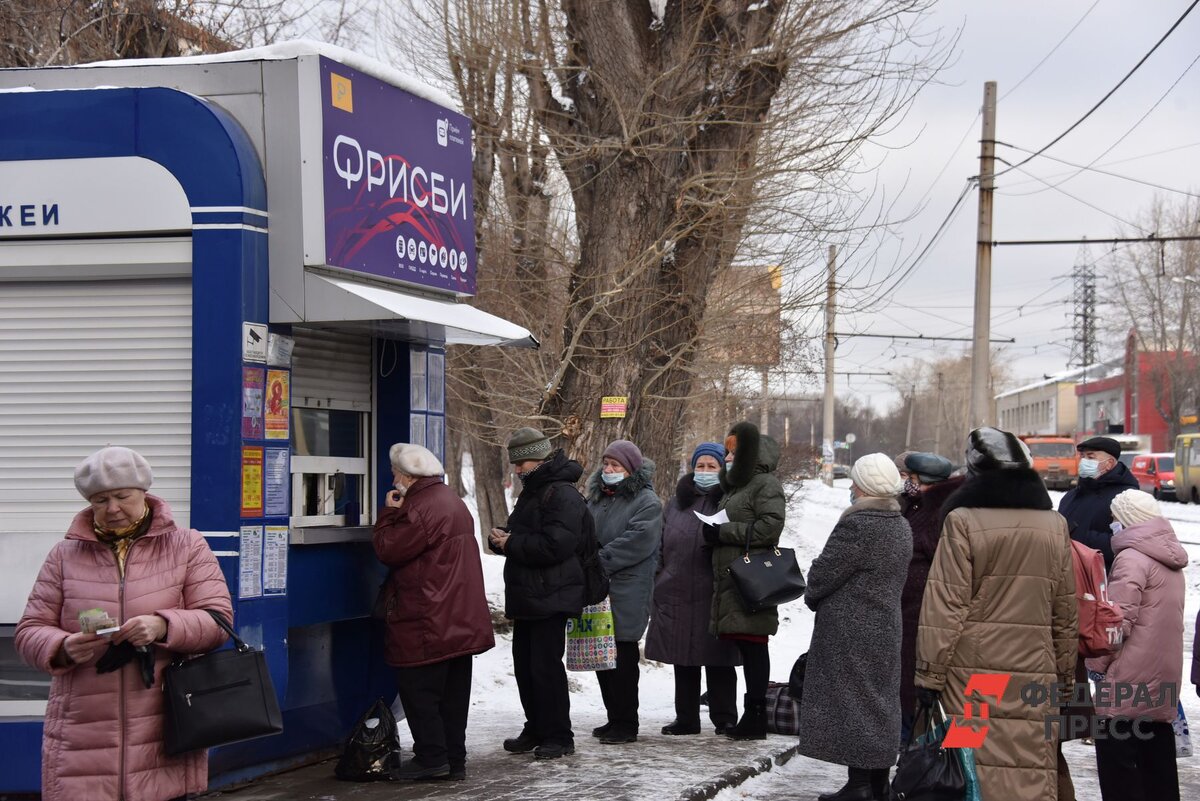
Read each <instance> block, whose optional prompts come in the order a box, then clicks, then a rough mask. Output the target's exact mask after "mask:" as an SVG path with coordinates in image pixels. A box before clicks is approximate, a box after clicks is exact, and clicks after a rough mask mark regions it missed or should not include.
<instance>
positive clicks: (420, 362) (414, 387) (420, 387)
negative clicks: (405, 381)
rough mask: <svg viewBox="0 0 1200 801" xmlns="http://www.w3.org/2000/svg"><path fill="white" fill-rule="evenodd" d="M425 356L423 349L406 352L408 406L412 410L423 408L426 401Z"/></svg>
mask: <svg viewBox="0 0 1200 801" xmlns="http://www.w3.org/2000/svg"><path fill="white" fill-rule="evenodd" d="M425 356H426V353H425V351H423V350H416V349H415V348H414V349H413V350H410V351H409V352H408V364H409V375H410V377H411V381H410V382H409V390H408V407H409V409H410V410H412V411H416V410H418V409H424V408H426V404H427V403H428V393H427V392H426V387H425V379H426V375H427V372H426V369H425Z"/></svg>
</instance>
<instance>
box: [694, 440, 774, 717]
mask: <svg viewBox="0 0 1200 801" xmlns="http://www.w3.org/2000/svg"><path fill="white" fill-rule="evenodd" d="M725 450H726V454H725V469H723V470H722V471H721V474H720V480H721V486H722V487H724V489H725V496H724V497H723V498H722V499H721V504H720V506H719V507H718V508H719V509H723V510H724V511H725V514H727V515H728V516H729V522H728V523H722V524H720V525H719V526H705V527H704V539H705V541H706V542H708V543H709V544H710V545H711V546H712V562H713V580H714V582H715V586H714V591H713V606H712V624H711V625H712V633H713V634H715V635H716V636H718V637H720V638H721V639H725V640H733V641H734V642H736V643H737V647H738V650H739V651H741V654H742V663H743V667H742V670H743V672H744V674H745V681H746V695H745V698H744V704H745V711H744V712H743V713H742V719H741V720H740V721H738V724H737V725H736V726H734V727H732V728H731V729H728V730H727V731H726V732H725V734H726V736H727V737H731V738H733V739H734V740H762V739H765V738H766V736H767V712H766V707H767V681H768V677H769V675H770V672H771V656H770V653H769V651H768V650H767V642H768V637H770V636H771V635H772V634H774V633H775V632H776V631H778V630H779V614H778V612H777V611H776V609H775V607H771V608H769V609H763V610H761V611H758V612H749V611H747V610H746V605H745V603H743V601H742V598H741V596H740V595H738V591H737V588H736V587H734V585H733V581H732V579H731V578H730V577H729V572H728V570H729V565H730V564H732V563H733V560H734V559H740V558H741V557H742V555H743V554H744V553H745V552H746V546H747V539H749V548H750V552H751V553H761V552H763V551H768V550H770V549H772V548H774V547H775V546H777V545H778V544H779V535H780V534H781V533H782V532H783V518H784V514H785V511H786V503H785V501H784V497H783V486H782V485H781V484H780V483H779V479H778V478H776V476H775V468H776V467H777V466H778V465H779V444H778V443H777V442H775V440H773V439H771V438H770V437H768V436H763V435H760V434H759V432H758V427H757V426H755V425H754V424H753V423H747V422H742V423H738V424H737V425H735V426H734V427H733V429H732V430H731V431H730V432H729V436H728V437H726V438H725Z"/></svg>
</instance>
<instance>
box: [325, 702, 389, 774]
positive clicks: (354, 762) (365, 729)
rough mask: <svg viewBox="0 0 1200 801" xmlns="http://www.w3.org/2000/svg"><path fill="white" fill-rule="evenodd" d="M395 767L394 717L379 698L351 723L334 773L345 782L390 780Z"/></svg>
mask: <svg viewBox="0 0 1200 801" xmlns="http://www.w3.org/2000/svg"><path fill="white" fill-rule="evenodd" d="M398 767H400V744H399V743H398V742H397V740H396V718H395V716H394V715H393V714H392V710H391V709H390V708H389V707H388V705H387V704H386V703H384V701H383V699H382V698H380V699H379V700H377V701H376V702H375V703H374V704H372V705H371V708H370V709H368V710H367V711H366V712H364V713H363V716H362V717H361V718H359V719H358V723H356V724H355V725H354V729H353V730H351V732H350V736H349V737H348V738H347V739H346V746H345V748H343V749H342V756H341V757H340V758H339V759H338V763H337V767H336V768H334V771H333V775H334V776H336V777H337V778H339V779H341V780H342V781H348V782H377V781H390V780H391V779H392V777H393V771H395V769H396V768H398Z"/></svg>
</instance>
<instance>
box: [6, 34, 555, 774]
mask: <svg viewBox="0 0 1200 801" xmlns="http://www.w3.org/2000/svg"><path fill="white" fill-rule="evenodd" d="M0 120H2V121H3V122H2V124H0V566H2V567H0V570H2V571H3V581H0V751H2V752H3V753H4V754H5V760H4V765H3V767H0V793H4V792H34V791H37V789H38V787H39V783H40V779H39V774H40V761H41V758H40V742H41V716H42V714H43V712H44V710H45V703H46V697H47V693H48V691H49V677H48V676H45V675H43V674H40V673H37V672H36V671H32V670H30V669H29V668H27V667H24V666H23V665H22V664H21V663H20V661H19V659H18V658H17V657H16V654H15V652H14V650H13V643H12V637H13V631H14V627H15V624H16V622H17V620H18V619H19V617H20V614H21V612H22V610H23V608H24V604H25V600H26V597H27V595H28V593H29V590H30V588H31V587H32V585H33V580H34V578H35V576H36V574H37V571H38V569H39V567H40V565H41V563H42V560H43V559H44V557H45V555H46V553H47V552H48V551H49V549H50V547H51V546H52V545H53V544H54V542H56V541H57V540H58V539H60V538H61V537H62V536H63V533H64V532H65V530H66V526H67V524H68V523H69V522H70V520H71V517H72V516H73V515H74V514H75V513H76V512H77V511H78V510H79V509H81V508H82V507H83V501H82V500H81V499H80V498H79V497H78V495H77V493H76V492H75V489H74V486H73V484H72V478H71V477H72V471H73V468H74V466H75V465H76V464H77V463H78V462H79V461H80V460H81V459H82V458H83V457H84V456H86V455H87V454H89V453H91V452H92V451H94V450H96V449H98V448H101V447H103V446H105V445H108V444H120V445H126V446H128V447H132V448H134V449H136V450H138V451H140V452H141V453H143V454H144V455H145V456H146V458H147V459H148V460H149V461H150V463H151V465H152V466H153V469H154V473H155V481H154V486H153V487H152V489H151V492H153V493H155V494H157V495H160V496H161V497H163V498H165V499H166V500H167V501H168V502H169V503H170V504H171V506H172V508H173V509H174V511H175V515H176V518H177V520H179V522H180V523H181V524H183V525H190V526H191V527H193V528H197V529H199V530H200V531H201V532H203V533H204V535H205V537H206V538H207V540H208V543H209V545H210V546H211V547H212V550H213V552H214V553H215V554H216V556H217V559H218V561H219V563H220V564H221V566H222V569H223V571H224V574H225V577H226V580H227V581H228V583H229V587H230V591H231V593H232V595H233V598H234V611H235V622H236V626H237V629H238V631H239V633H240V634H241V636H242V637H243V638H244V639H246V640H247V641H248V642H250V643H252V644H254V645H256V646H259V647H262V648H264V649H265V651H266V655H267V660H268V663H269V665H270V669H271V674H272V678H273V680H274V683H275V688H276V691H277V692H278V694H279V697H280V704H281V707H282V709H283V715H284V731H283V733H282V734H279V735H276V736H273V737H269V738H263V739H260V740H254V741H251V742H247V743H242V744H237V745H233V746H227V747H224V748H219V749H216V750H214V751H213V752H212V760H211V770H212V773H213V783H214V785H220V784H223V783H228V782H230V781H235V780H238V779H244V778H248V777H250V776H254V775H258V774H260V773H263V772H266V771H268V770H272V769H275V768H278V767H281V766H284V765H287V764H290V763H294V762H296V761H298V760H302V759H305V758H307V757H309V756H311V755H312V754H313V753H314V752H319V751H322V750H325V749H328V748H331V747H333V746H335V745H337V743H338V742H339V741H340V740H341V739H342V738H343V737H345V735H346V733H347V732H348V730H349V728H350V726H351V725H352V724H353V723H354V721H355V720H356V719H357V717H358V716H359V714H361V712H362V711H363V709H365V708H366V706H367V705H368V704H369V703H370V702H371V701H372V700H374V699H375V698H376V697H378V696H380V695H383V696H386V697H388V698H390V697H392V696H393V695H394V692H395V690H394V686H393V677H392V672H391V671H390V670H389V669H387V668H386V666H385V665H384V664H383V661H382V654H381V639H380V632H379V631H378V630H377V628H375V627H374V626H373V624H372V621H371V620H370V618H369V611H370V607H371V604H372V601H373V599H374V596H375V593H376V591H377V589H378V587H379V584H380V580H381V578H382V568H381V567H380V566H379V565H378V564H377V563H376V561H375V558H374V554H373V553H372V550H371V545H370V530H371V529H370V526H371V523H372V522H373V519H374V514H375V510H376V508H377V507H378V506H379V504H380V501H381V498H382V494H383V493H384V492H385V491H386V490H387V489H389V488H390V485H391V481H392V479H391V471H390V467H389V463H388V456H387V451H388V447H389V446H390V445H391V444H392V443H394V442H398V441H408V442H417V443H421V444H424V445H426V446H427V447H429V448H430V450H432V451H433V452H434V453H435V454H437V455H438V456H439V458H440V457H442V455H443V443H444V438H445V422H444V420H445V385H444V370H445V346H446V345H447V344H457V343H465V344H476V345H514V346H523V347H536V345H537V342H536V340H534V339H533V337H531V336H530V334H529V332H528V331H527V330H525V329H524V328H521V327H520V326H517V325H515V324H513V323H511V322H508V321H506V320H503V319H501V318H498V317H495V316H492V315H489V314H486V313H484V312H481V311H479V310H477V309H474V308H472V307H471V306H469V305H468V304H467V303H465V302H463V300H464V299H465V298H467V297H469V296H470V295H472V294H473V293H474V290H475V270H476V256H475V246H474V244H475V240H474V218H473V192H472V184H471V125H470V121H469V120H468V119H467V118H466V117H464V116H462V115H461V114H459V113H458V112H456V111H455V110H454V104H453V103H452V101H451V100H450V99H449V98H448V97H446V96H445V95H443V94H441V93H440V92H438V91H436V90H434V89H431V88H429V87H426V86H423V85H421V84H419V83H417V82H415V81H412V80H411V79H409V78H407V77H406V76H404V75H403V74H401V73H399V72H396V71H395V70H392V69H391V68H389V67H387V66H385V65H383V64H380V63H378V62H373V61H371V60H369V59H365V58H363V57H361V56H358V55H356V54H353V53H350V52H348V51H345V50H341V49H339V48H335V47H330V46H326V45H320V44H316V43H308V42H295V43H289V44H286V45H280V46H273V47H268V48H261V49H258V50H248V51H241V52H237V53H228V54H222V55H219V56H208V57H197V58H188V59H169V60H154V61H123V62H111V63H102V64H93V65H85V66H80V67H67V68H47V69H32V70H0Z"/></svg>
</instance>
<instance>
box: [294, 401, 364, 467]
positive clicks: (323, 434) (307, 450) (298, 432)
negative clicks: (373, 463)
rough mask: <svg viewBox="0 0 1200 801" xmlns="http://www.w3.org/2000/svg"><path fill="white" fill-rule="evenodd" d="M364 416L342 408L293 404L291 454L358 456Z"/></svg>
mask: <svg viewBox="0 0 1200 801" xmlns="http://www.w3.org/2000/svg"><path fill="white" fill-rule="evenodd" d="M365 417H366V415H365V414H364V413H363V412H352V411H348V410H345V409H302V408H298V407H295V406H293V407H292V453H293V454H295V455H296V456H342V457H348V458H352V459H357V458H361V457H362V455H363V452H362V427H363V425H364V422H365V421H364V418H365Z"/></svg>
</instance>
